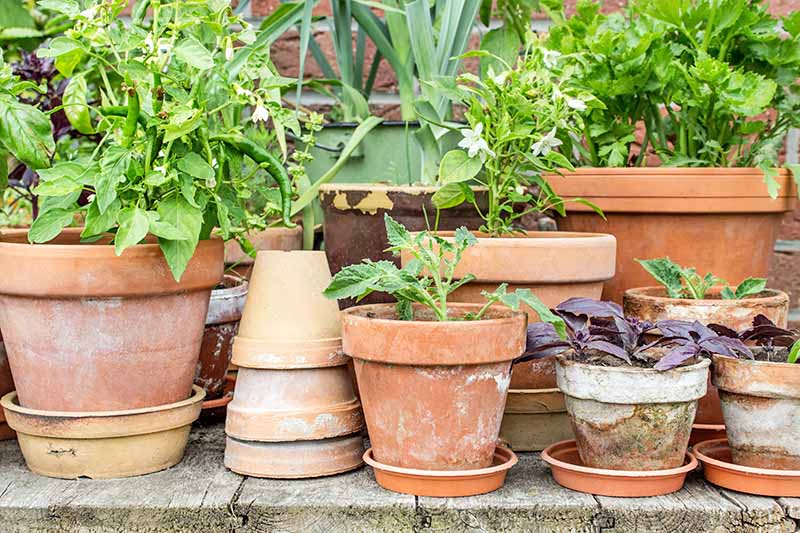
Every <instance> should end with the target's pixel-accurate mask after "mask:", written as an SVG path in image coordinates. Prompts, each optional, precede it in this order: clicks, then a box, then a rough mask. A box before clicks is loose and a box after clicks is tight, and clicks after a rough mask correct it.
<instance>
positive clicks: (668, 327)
mask: <svg viewBox="0 0 800 533" xmlns="http://www.w3.org/2000/svg"><path fill="white" fill-rule="evenodd" d="M656 327H657V328H658V329H659V330H661V333H663V334H665V335H669V336H670V337H683V338H689V337H690V334H689V332H690V331H692V323H691V322H687V321H686V320H660V321H658V322H656Z"/></svg>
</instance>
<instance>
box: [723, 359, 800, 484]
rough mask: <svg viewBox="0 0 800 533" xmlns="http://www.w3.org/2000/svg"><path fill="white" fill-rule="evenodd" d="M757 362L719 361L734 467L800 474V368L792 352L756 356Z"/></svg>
mask: <svg viewBox="0 0 800 533" xmlns="http://www.w3.org/2000/svg"><path fill="white" fill-rule="evenodd" d="M754 354H755V359H741V358H740V359H736V358H731V357H721V356H715V357H714V368H713V372H712V381H713V383H714V385H716V386H717V387H718V388H719V391H720V399H721V401H722V413H723V416H724V418H725V426H726V428H727V431H728V444H729V446H730V449H731V455H732V458H733V462H734V463H736V464H739V465H744V466H749V467H755V468H768V469H777V470H800V421H799V420H798V417H800V414H798V413H800V364H797V363H787V362H786V357H787V350H785V349H780V350H764V349H761V350H754Z"/></svg>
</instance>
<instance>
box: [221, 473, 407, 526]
mask: <svg viewBox="0 0 800 533" xmlns="http://www.w3.org/2000/svg"><path fill="white" fill-rule="evenodd" d="M298 460H302V458H298ZM234 512H235V513H236V515H237V516H238V517H239V520H240V522H241V524H242V526H241V527H240V528H239V529H237V531H241V532H265V533H266V532H269V533H272V532H276V533H277V532H284V531H285V532H295V531H297V532H301V531H302V532H304V533H317V532H320V533H338V532H352V531H391V532H404V531H415V530H416V529H417V527H416V525H417V509H416V505H415V498H414V496H409V495H406V494H396V493H393V492H389V491H386V490H383V489H381V488H380V486H378V484H377V483H376V482H375V476H374V475H373V473H372V469H371V468H367V467H362V468H359V469H358V470H355V471H353V472H348V473H346V474H341V475H338V476H328V477H321V478H316V479H299V480H276V479H259V478H252V477H249V478H247V479H246V481H245V482H244V484H243V485H242V488H241V492H240V494H239V497H238V498H237V500H236V503H235V505H234Z"/></svg>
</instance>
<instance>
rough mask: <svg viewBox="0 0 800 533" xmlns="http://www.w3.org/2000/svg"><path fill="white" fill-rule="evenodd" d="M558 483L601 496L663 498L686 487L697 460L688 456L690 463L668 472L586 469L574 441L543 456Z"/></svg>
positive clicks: (558, 443)
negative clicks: (685, 484)
mask: <svg viewBox="0 0 800 533" xmlns="http://www.w3.org/2000/svg"><path fill="white" fill-rule="evenodd" d="M542 460H544V461H545V462H546V463H548V464H549V465H550V468H551V470H552V472H553V478H554V479H555V480H556V482H557V483H558V484H559V485H561V486H563V487H566V488H568V489H572V490H576V491H578V492H585V493H588V494H597V495H600V496H617V497H623V498H636V497H644V496H660V495H662V494H669V493H671V492H676V491H678V490H680V489H681V487H683V483H684V481H685V480H686V474H688V473H689V472H691V471H692V470H694V469H695V468H696V467H697V459H695V457H694V456H693V455H692V454H691V453H689V452H686V462H685V464H684V465H683V466H681V467H679V468H670V469H668V470H650V471H633V470H606V469H602V468H589V467H587V466H584V465H583V462H582V461H581V458H580V455H579V454H578V447H577V445H576V444H575V441H574V440H565V441H561V442H557V443H555V444H553V445H552V446H550V447H549V448H547V449H546V450H544V451H543V452H542Z"/></svg>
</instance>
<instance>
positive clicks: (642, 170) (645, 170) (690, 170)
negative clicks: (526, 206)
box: [545, 166, 791, 177]
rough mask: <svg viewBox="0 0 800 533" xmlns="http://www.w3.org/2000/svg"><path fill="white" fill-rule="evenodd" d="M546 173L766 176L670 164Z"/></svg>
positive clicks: (786, 171) (742, 170) (783, 173)
mask: <svg viewBox="0 0 800 533" xmlns="http://www.w3.org/2000/svg"><path fill="white" fill-rule="evenodd" d="M772 170H775V171H777V172H778V175H779V176H781V177H788V176H790V175H791V174H790V173H791V171H790V170H789V169H787V168H783V167H772ZM545 174H546V175H548V176H549V175H558V174H560V175H566V176H569V175H575V174H577V175H585V174H607V175H608V176H610V177H615V176H617V177H629V176H620V174H641V175H643V176H649V175H655V176H658V175H659V174H707V175H711V176H714V175H717V174H728V175H731V174H732V175H745V176H749V175H752V174H756V175H758V176H759V177H763V176H764V171H763V170H761V169H760V168H759V167H670V166H657V167H591V166H586V167H575V170H569V169H567V168H561V169H558V172H557V173H555V172H547V173H545Z"/></svg>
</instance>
